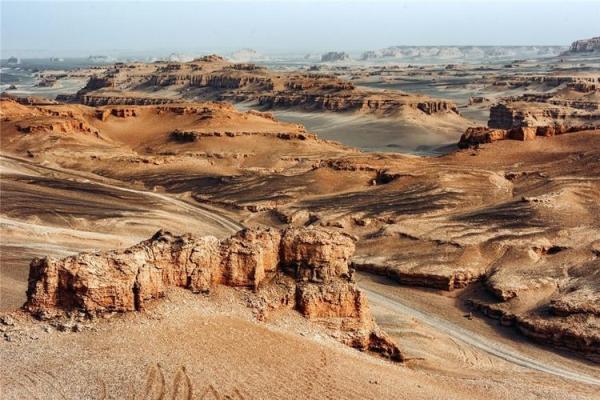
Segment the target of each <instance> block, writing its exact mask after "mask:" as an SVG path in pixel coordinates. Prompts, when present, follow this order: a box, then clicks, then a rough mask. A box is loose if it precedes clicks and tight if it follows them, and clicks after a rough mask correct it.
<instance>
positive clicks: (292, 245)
mask: <svg viewBox="0 0 600 400" xmlns="http://www.w3.org/2000/svg"><path fill="white" fill-rule="evenodd" d="M353 253H354V240H353V239H352V238H351V237H350V236H347V235H345V234H342V233H339V232H330V231H326V230H321V229H304V228H288V229H286V230H283V231H280V230H277V229H272V228H268V229H258V228H254V229H246V230H242V231H240V232H238V233H237V234H235V235H233V236H232V237H230V238H227V239H225V240H222V241H219V240H218V239H216V238H215V237H212V236H204V237H196V236H194V235H191V234H186V235H183V236H175V235H173V234H171V233H169V232H166V231H162V230H161V231H159V232H157V233H156V234H155V235H154V236H153V237H152V238H150V239H148V240H146V241H143V242H141V243H139V244H137V245H135V246H133V247H130V248H128V249H125V250H113V251H109V252H102V253H81V254H79V255H75V256H70V257H66V258H63V259H62V260H58V259H54V258H51V257H45V258H36V259H34V260H33V261H32V262H31V265H30V272H29V287H28V291H27V302H26V303H25V305H24V309H25V310H27V311H29V312H30V313H32V314H34V315H37V316H39V317H41V318H48V317H52V316H57V315H60V314H62V313H65V312H70V311H81V312H84V313H87V314H90V315H98V314H103V313H107V312H130V311H142V310H144V308H145V306H146V305H147V303H148V302H149V301H150V300H154V299H159V298H161V297H163V296H164V295H165V294H166V291H167V289H168V288H169V287H183V288H187V289H189V290H191V291H193V292H195V293H210V291H211V290H213V289H214V288H215V287H216V286H217V285H227V286H232V287H244V288H251V289H253V290H254V292H255V295H256V296H258V301H256V302H253V304H258V305H255V307H257V308H258V311H259V315H261V316H263V317H264V316H265V315H266V313H268V312H269V311H273V310H276V309H282V308H290V309H294V310H297V311H298V312H300V313H301V314H302V315H303V316H304V317H306V318H308V319H311V320H315V321H317V322H320V323H321V324H322V325H324V326H325V327H326V328H334V331H337V333H336V334H335V336H336V338H337V339H339V340H340V341H341V342H343V343H345V344H347V345H350V346H352V347H355V348H358V349H361V350H370V351H374V352H377V353H380V354H382V355H383V356H385V357H388V358H391V359H394V360H402V356H401V354H400V352H399V350H398V348H397V347H396V345H395V344H394V343H393V342H392V341H391V340H390V339H389V338H388V337H387V336H386V335H385V333H383V332H382V331H381V330H380V329H379V328H378V327H377V325H376V324H375V322H374V320H373V318H372V316H371V314H370V312H369V308H368V304H367V299H366V296H365V295H364V294H363V292H362V291H361V290H360V289H359V288H358V287H357V286H356V284H355V283H354V281H353V279H352V270H351V269H349V267H348V261H349V259H350V257H351V256H352V254H353ZM340 332H341V333H340Z"/></svg>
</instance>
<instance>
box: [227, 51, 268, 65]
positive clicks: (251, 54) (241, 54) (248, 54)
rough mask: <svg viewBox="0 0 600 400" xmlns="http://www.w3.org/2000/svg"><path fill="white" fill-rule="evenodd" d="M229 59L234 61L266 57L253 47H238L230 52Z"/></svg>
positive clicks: (260, 59) (261, 59) (255, 59)
mask: <svg viewBox="0 0 600 400" xmlns="http://www.w3.org/2000/svg"><path fill="white" fill-rule="evenodd" d="M229 59H230V60H231V61H234V62H247V61H263V60H265V59H267V57H265V56H264V55H262V54H260V53H259V52H257V51H256V50H254V49H240V50H238V51H235V52H233V53H231V55H230V56H229Z"/></svg>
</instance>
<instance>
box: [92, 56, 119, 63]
mask: <svg viewBox="0 0 600 400" xmlns="http://www.w3.org/2000/svg"><path fill="white" fill-rule="evenodd" d="M88 61H89V62H93V63H108V62H112V61H114V60H113V59H112V58H111V57H109V56H96V55H91V56H89V57H88Z"/></svg>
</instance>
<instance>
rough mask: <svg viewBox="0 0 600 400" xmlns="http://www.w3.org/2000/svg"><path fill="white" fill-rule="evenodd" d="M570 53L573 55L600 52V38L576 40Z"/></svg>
mask: <svg viewBox="0 0 600 400" xmlns="http://www.w3.org/2000/svg"><path fill="white" fill-rule="evenodd" d="M569 51H570V52H572V53H585V52H592V51H600V36H597V37H593V38H591V39H581V40H576V41H574V42H573V43H572V44H571V47H570V49H569Z"/></svg>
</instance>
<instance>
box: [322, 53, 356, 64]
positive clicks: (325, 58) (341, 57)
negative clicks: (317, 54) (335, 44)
mask: <svg viewBox="0 0 600 400" xmlns="http://www.w3.org/2000/svg"><path fill="white" fill-rule="evenodd" d="M348 60H350V55H348V53H345V52H343V51H330V52H328V53H325V54H323V55H322V56H321V62H334V61H348Z"/></svg>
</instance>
